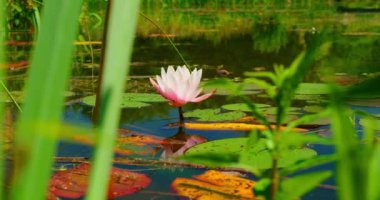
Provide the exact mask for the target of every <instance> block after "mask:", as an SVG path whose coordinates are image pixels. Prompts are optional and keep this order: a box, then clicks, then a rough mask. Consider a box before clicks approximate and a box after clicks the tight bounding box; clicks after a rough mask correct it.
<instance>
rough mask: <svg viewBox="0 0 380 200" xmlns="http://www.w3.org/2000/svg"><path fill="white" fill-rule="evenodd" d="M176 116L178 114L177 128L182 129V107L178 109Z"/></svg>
mask: <svg viewBox="0 0 380 200" xmlns="http://www.w3.org/2000/svg"><path fill="white" fill-rule="evenodd" d="M178 114H179V126H180V127H182V126H184V121H185V120H184V118H183V111H182V106H180V107H178Z"/></svg>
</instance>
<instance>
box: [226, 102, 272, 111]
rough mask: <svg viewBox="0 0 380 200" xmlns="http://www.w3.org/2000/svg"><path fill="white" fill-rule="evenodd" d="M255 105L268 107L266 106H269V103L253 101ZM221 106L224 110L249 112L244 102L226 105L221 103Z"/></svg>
mask: <svg viewBox="0 0 380 200" xmlns="http://www.w3.org/2000/svg"><path fill="white" fill-rule="evenodd" d="M255 106H256V107H257V108H268V107H270V105H268V104H261V103H255ZM222 108H223V109H225V110H231V111H243V112H251V109H250V108H249V106H248V105H247V104H245V103H234V104H227V105H223V106H222Z"/></svg>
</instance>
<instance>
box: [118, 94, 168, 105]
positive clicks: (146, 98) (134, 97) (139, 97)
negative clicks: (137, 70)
mask: <svg viewBox="0 0 380 200" xmlns="http://www.w3.org/2000/svg"><path fill="white" fill-rule="evenodd" d="M123 101H124V102H129V101H141V102H152V103H153V102H166V101H167V100H166V99H165V98H163V97H162V96H161V95H159V94H151V93H124V94H123Z"/></svg>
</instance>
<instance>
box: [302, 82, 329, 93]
mask: <svg viewBox="0 0 380 200" xmlns="http://www.w3.org/2000/svg"><path fill="white" fill-rule="evenodd" d="M329 93H330V90H329V87H328V85H327V84H325V83H301V84H300V85H299V87H298V89H297V91H296V94H304V95H306V94H307V95H311V94H314V95H316V94H329Z"/></svg>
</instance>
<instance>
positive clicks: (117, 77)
mask: <svg viewBox="0 0 380 200" xmlns="http://www.w3.org/2000/svg"><path fill="white" fill-rule="evenodd" d="M110 2H112V4H111V13H110V21H109V23H108V24H109V27H108V32H107V46H106V47H105V48H106V52H105V63H104V71H103V80H102V81H103V82H102V85H101V101H100V103H101V106H100V121H99V124H100V127H99V128H100V132H101V134H100V136H99V137H98V143H97V148H96V149H95V154H94V155H95V158H94V160H93V168H92V171H91V175H90V185H89V191H88V194H87V196H86V199H87V200H97V199H99V200H103V199H105V195H106V189H107V185H108V179H109V170H110V167H111V164H112V157H113V151H112V147H113V144H114V141H115V138H116V129H117V127H118V125H119V118H120V109H119V105H120V103H121V99H122V92H123V90H124V83H125V77H126V75H127V73H128V71H129V63H128V62H129V60H130V58H131V53H132V48H133V38H134V35H135V26H136V22H137V17H138V9H139V3H140V1H137V0H134V1H125V0H113V1H110ZM121 24H122V25H121Z"/></svg>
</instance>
